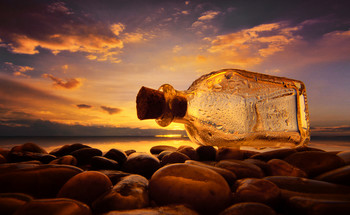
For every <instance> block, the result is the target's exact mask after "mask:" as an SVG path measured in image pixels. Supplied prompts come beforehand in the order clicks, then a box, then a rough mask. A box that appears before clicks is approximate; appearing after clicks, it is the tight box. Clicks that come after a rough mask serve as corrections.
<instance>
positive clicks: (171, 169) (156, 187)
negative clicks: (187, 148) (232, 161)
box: [149, 164, 232, 214]
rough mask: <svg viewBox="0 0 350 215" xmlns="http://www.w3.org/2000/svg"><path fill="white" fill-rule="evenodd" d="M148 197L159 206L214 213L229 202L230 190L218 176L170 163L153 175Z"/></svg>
mask: <svg viewBox="0 0 350 215" xmlns="http://www.w3.org/2000/svg"><path fill="white" fill-rule="evenodd" d="M149 194H150V197H151V199H152V200H153V201H155V202H156V204H158V205H169V204H188V205H189V206H191V207H193V208H194V209H196V210H198V211H199V212H201V213H206V214H214V213H217V212H219V211H221V210H223V209H224V208H226V207H227V206H228V205H229V203H230V202H231V200H232V194H231V191H230V187H229V186H228V184H227V182H226V180H225V179H224V178H223V177H222V176H221V175H220V174H218V173H216V172H215V171H213V170H210V169H208V168H206V167H201V166H197V165H190V164H170V165H167V166H165V167H162V168H160V169H159V170H158V171H157V172H155V173H154V174H153V176H152V178H151V179H150V182H149Z"/></svg>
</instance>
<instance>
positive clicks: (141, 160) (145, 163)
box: [122, 152, 160, 178]
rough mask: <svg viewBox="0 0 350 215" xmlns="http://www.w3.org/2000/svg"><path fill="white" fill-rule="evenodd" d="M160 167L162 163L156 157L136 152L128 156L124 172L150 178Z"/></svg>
mask: <svg viewBox="0 0 350 215" xmlns="http://www.w3.org/2000/svg"><path fill="white" fill-rule="evenodd" d="M159 167H160V162H159V160H158V158H157V157H155V156H154V155H151V154H148V153H143V152H135V153H132V154H131V155H129V156H128V158H127V159H126V161H125V163H124V164H123V169H122V170H123V171H126V172H130V173H135V174H139V175H142V176H144V177H146V178H150V177H151V176H152V174H153V173H154V172H155V171H156V170H157V169H159Z"/></svg>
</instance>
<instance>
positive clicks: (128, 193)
mask: <svg viewBox="0 0 350 215" xmlns="http://www.w3.org/2000/svg"><path fill="white" fill-rule="evenodd" d="M147 190H148V180H147V179H146V178H145V177H143V176H141V175H129V176H126V177H124V178H122V180H121V181H120V182H118V183H117V184H116V185H115V186H114V187H113V188H112V190H110V191H109V192H107V193H105V194H103V195H102V196H100V197H99V198H98V199H97V200H95V201H94V203H93V205H92V208H93V210H94V211H95V212H98V213H105V212H108V211H112V210H128V209H138V208H144V207H147V206H148V205H149V197H148V191H147Z"/></svg>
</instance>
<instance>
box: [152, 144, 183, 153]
mask: <svg viewBox="0 0 350 215" xmlns="http://www.w3.org/2000/svg"><path fill="white" fill-rule="evenodd" d="M176 149H177V148H176V147H174V146H167V145H158V146H153V147H152V148H151V149H150V152H151V154H159V153H161V152H162V151H172V152H174V151H176Z"/></svg>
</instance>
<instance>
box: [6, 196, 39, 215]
mask: <svg viewBox="0 0 350 215" xmlns="http://www.w3.org/2000/svg"><path fill="white" fill-rule="evenodd" d="M32 200H33V198H32V197H31V196H29V195H26V194H23V193H0V214H1V215H12V214H13V213H14V212H15V211H16V210H18V209H19V208H20V207H21V206H23V205H25V204H26V203H28V202H29V201H32Z"/></svg>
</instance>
